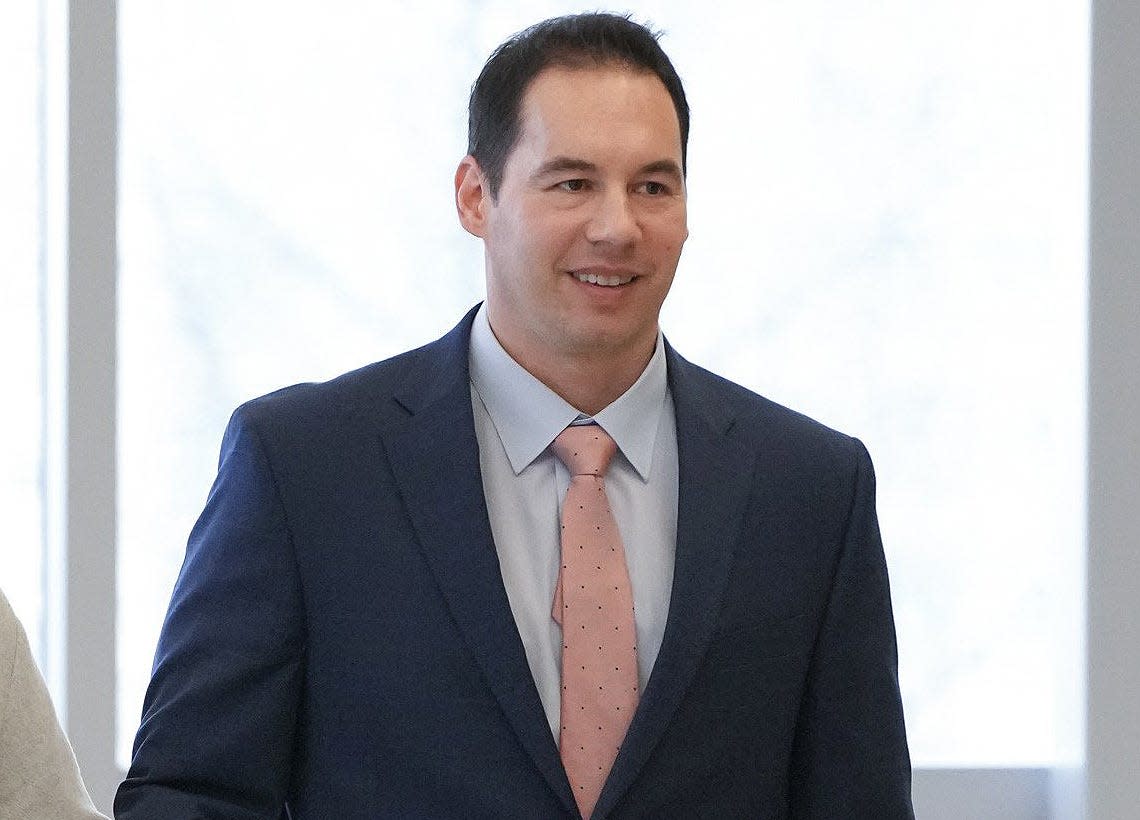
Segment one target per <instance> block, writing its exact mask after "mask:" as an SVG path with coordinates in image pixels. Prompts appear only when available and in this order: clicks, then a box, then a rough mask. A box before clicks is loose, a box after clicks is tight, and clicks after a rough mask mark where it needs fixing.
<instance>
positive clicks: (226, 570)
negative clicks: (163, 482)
mask: <svg viewBox="0 0 1140 820" xmlns="http://www.w3.org/2000/svg"><path fill="white" fill-rule="evenodd" d="M303 616H304V608H303V601H302V597H301V590H300V584H299V581H298V573H297V568H296V564H295V561H294V557H293V550H292V540H291V536H290V531H289V522H288V521H287V520H286V516H285V513H284V509H283V507H282V503H281V498H280V495H279V492H278V490H277V485H276V482H275V479H274V475H273V470H272V467H271V464H270V460H269V458H268V457H267V454H266V451H265V449H264V447H263V446H262V443H261V440H260V438H259V436H258V433H257V430H256V429H255V427H254V425H253V423H252V422H251V421H249V420H248V419H247V418H246V415H245V413H244V412H243V410H242V409H240V408H239V410H238V411H237V412H236V413H235V414H234V416H233V418H232V419H231V420H230V424H229V427H228V428H227V430H226V434H225V437H224V440H223V444H222V453H221V458H220V462H219V470H218V477H217V480H216V481H215V483H214V486H213V488H212V489H211V492H210V496H209V499H208V501H207V504H206V508H205V510H204V512H203V513H202V516H201V518H200V519H199V520H198V523H197V524H196V525H195V527H194V530H193V532H192V533H191V536H190V540H189V544H188V546H187V552H186V559H185V563H184V564H183V567H182V571H181V573H180V575H179V578H178V581H177V584H176V586H175V589H174V595H173V598H172V600H171V604H170V609H169V611H168V614H167V617H166V622H165V623H164V625H163V629H162V634H161V637H160V639H159V643H158V650H157V653H156V656H155V663H154V669H153V674H152V678H151V683H150V687H149V689H148V691H147V695H146V700H145V703H144V708H143V719H142V724H141V726H140V728H139V731H138V735H137V737H136V739H135V747H134V758H133V762H132V764H131V768H130V771H129V773H128V775H127V779H126V780H125V782H124V783H123V784H122V786H121V787H120V789H119V793H118V795H117V797H116V800H115V816H116V817H117V818H123V819H125V820H131V819H132V818H148V820H149V818H155V817H164V818H172V819H173V818H180V817H226V818H235V820H236V818H254V817H257V818H267V817H268V818H275V817H278V816H279V814H280V812H281V807H282V805H283V803H284V800H285V795H286V790H287V788H288V782H289V775H290V756H291V752H292V745H293V737H294V732H295V725H296V715H297V710H298V701H299V697H300V694H299V693H300V687H301V680H302V676H303V672H304V667H303V651H304V646H305V633H304V620H303Z"/></svg>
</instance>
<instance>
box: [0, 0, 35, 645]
mask: <svg viewBox="0 0 1140 820" xmlns="http://www.w3.org/2000/svg"><path fill="white" fill-rule="evenodd" d="M39 27H40V8H39V4H38V3H17V4H12V5H8V6H5V7H4V9H3V10H2V11H0V116H2V118H3V123H4V125H3V128H0V226H2V227H0V236H3V239H4V241H3V254H4V257H3V262H2V263H0V351H3V360H2V361H3V368H2V369H3V374H4V375H3V379H4V399H3V401H0V429H3V430H4V431H5V435H4V436H2V437H0V465H2V467H0V510H2V512H0V520H3V522H4V544H3V546H2V547H0V587H2V588H3V590H4V594H5V595H7V597H8V599H9V601H10V602H11V603H12V606H13V608H14V609H15V610H16V614H17V615H19V616H20V619H21V621H23V624H24V628H25V629H26V631H27V633H28V639H29V641H30V642H31V645H32V649H33V651H35V652H36V654H37V657H38V659H39V660H40V662H41V664H42V662H43V658H44V629H43V623H44V588H45V586H44V583H43V580H44V579H43V566H44V556H45V550H44V504H43V479H44V476H43V464H44V459H43V446H44V436H43V427H44V370H43V368H44V357H43V282H44V279H43V250H44V247H43V218H42V215H43V198H42V191H43V177H42V174H43V167H44V166H43V133H42V129H41V123H42V109H41V105H42V98H41V80H40V60H41V53H40V48H39V43H40V36H39Z"/></svg>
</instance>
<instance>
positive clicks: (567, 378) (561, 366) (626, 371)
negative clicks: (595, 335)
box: [492, 327, 657, 416]
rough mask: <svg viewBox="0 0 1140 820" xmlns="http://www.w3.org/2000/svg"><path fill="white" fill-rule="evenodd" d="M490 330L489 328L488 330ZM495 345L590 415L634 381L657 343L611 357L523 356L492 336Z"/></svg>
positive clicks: (561, 354) (603, 355) (611, 400)
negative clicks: (499, 345) (494, 339)
mask: <svg viewBox="0 0 1140 820" xmlns="http://www.w3.org/2000/svg"><path fill="white" fill-rule="evenodd" d="M493 330H494V327H492V331H493ZM495 335H496V338H498V339H499V344H501V345H502V346H503V349H504V350H506V351H507V353H508V355H510V357H511V358H512V359H514V360H515V361H516V362H518V363H519V364H520V365H522V367H523V369H525V370H526V371H527V372H528V373H530V374H531V375H532V376H534V377H535V378H536V379H538V380H539V381H540V382H542V383H543V384H545V385H546V386H547V387H549V388H550V389H551V390H553V391H554V392H555V393H557V394H558V395H559V396H561V397H562V398H563V399H565V400H566V402H567V403H568V404H569V405H570V406H572V407H573V408H574V409H576V410H579V411H580V412H582V413H585V414H586V415H588V416H593V415H595V414H597V413H598V412H600V411H602V410H604V409H605V408H606V407H608V406H609V405H610V404H612V403H613V402H614V400H615V399H617V398H618V397H619V396H621V395H622V394H623V393H625V391H626V390H628V389H629V388H630V387H632V386H633V383H634V382H636V381H637V380H638V378H639V377H640V376H641V374H642V372H644V370H645V368H646V366H647V365H648V364H649V360H650V359H652V358H653V351H654V349H655V347H656V344H657V337H656V336H654V337H653V338H652V339H651V340H650V341H649V343H648V345H643V346H642V347H641V348H639V349H637V350H633V351H629V352H623V353H621V354H617V355H615V354H614V353H613V352H610V353H601V354H598V353H593V354H571V353H566V352H560V353H556V354H553V355H549V356H535V355H527V353H526V351H525V350H523V349H514V346H512V345H511V344H509V342H507V341H505V340H504V339H503V338H501V337H499V335H498V334H497V333H496V334H495Z"/></svg>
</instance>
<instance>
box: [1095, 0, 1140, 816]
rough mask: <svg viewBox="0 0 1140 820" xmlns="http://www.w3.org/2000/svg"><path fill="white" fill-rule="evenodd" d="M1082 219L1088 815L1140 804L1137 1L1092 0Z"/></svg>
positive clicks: (1130, 812)
mask: <svg viewBox="0 0 1140 820" xmlns="http://www.w3.org/2000/svg"><path fill="white" fill-rule="evenodd" d="M1092 54H1093V61H1092V130H1091V134H1090V136H1091V143H1090V148H1091V175H1090V180H1089V182H1090V190H1089V199H1090V225H1089V559H1088V570H1089V572H1088V630H1089V631H1088V730H1087V731H1088V738H1087V739H1088V748H1087V752H1088V757H1087V805H1088V817H1089V820H1110V818H1111V820H1117V818H1122V817H1135V816H1136V812H1137V808H1136V807H1137V806H1140V604H1138V603H1137V602H1138V600H1140V85H1138V82H1140V81H1138V79H1137V78H1138V77H1140V3H1137V2H1136V0H1094V3H1093V49H1092Z"/></svg>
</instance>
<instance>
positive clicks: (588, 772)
mask: <svg viewBox="0 0 1140 820" xmlns="http://www.w3.org/2000/svg"><path fill="white" fill-rule="evenodd" d="M552 447H553V449H554V454H555V455H557V456H558V458H559V459H560V460H561V461H562V463H563V464H565V465H566V467H567V469H569V471H570V488H569V489H568V490H567V491H566V499H565V500H564V501H563V503H562V565H561V569H560V570H559V572H558V583H557V585H556V586H555V590H554V607H553V611H552V613H551V614H552V615H553V617H554V620H555V621H556V622H558V624H560V625H561V627H562V720H561V726H562V729H561V732H560V734H559V742H558V746H559V749H560V750H561V755H562V765H563V767H564V768H565V769H566V776H567V778H569V780H570V786H571V788H573V790H574V799H575V800H576V801H577V803H578V810H579V811H581V813H582V817H584V818H589V816H590V814H591V813H592V812H593V810H594V805H595V804H596V803H597V802H598V796H599V795H600V794H601V792H602V785H603V784H604V783H605V782H606V777H608V776H609V773H610V767H611V766H613V762H614V758H616V757H617V753H618V749H619V747H620V746H621V743H622V740H623V739H624V738H625V731H626V729H627V728H628V727H629V721H630V719H631V718H632V717H633V710H634V709H635V708H636V707H637V645H636V644H637V635H636V632H635V631H634V623H633V593H632V591H631V589H630V585H629V572H628V570H627V569H626V565H625V550H624V549H623V548H622V544H621V535H620V534H619V533H618V528H617V522H616V521H615V520H614V516H613V513H612V512H611V511H610V504H609V499H608V498H606V489H605V483H604V482H603V480H602V477H603V476H604V475H605V472H606V468H607V467H608V466H609V463H610V459H611V458H613V455H614V451H615V450H616V449H617V445H615V444H614V440H613V439H612V438H610V437H609V435H608V434H607V433H606V432H605V431H604V430H603V429H602V428H601V427H599V426H598V425H596V424H589V425H578V426H573V427H567V428H566V429H565V430H563V431H562V432H561V433H560V434H559V435H558V437H557V438H556V439H555V440H554V444H553V445H552Z"/></svg>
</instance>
